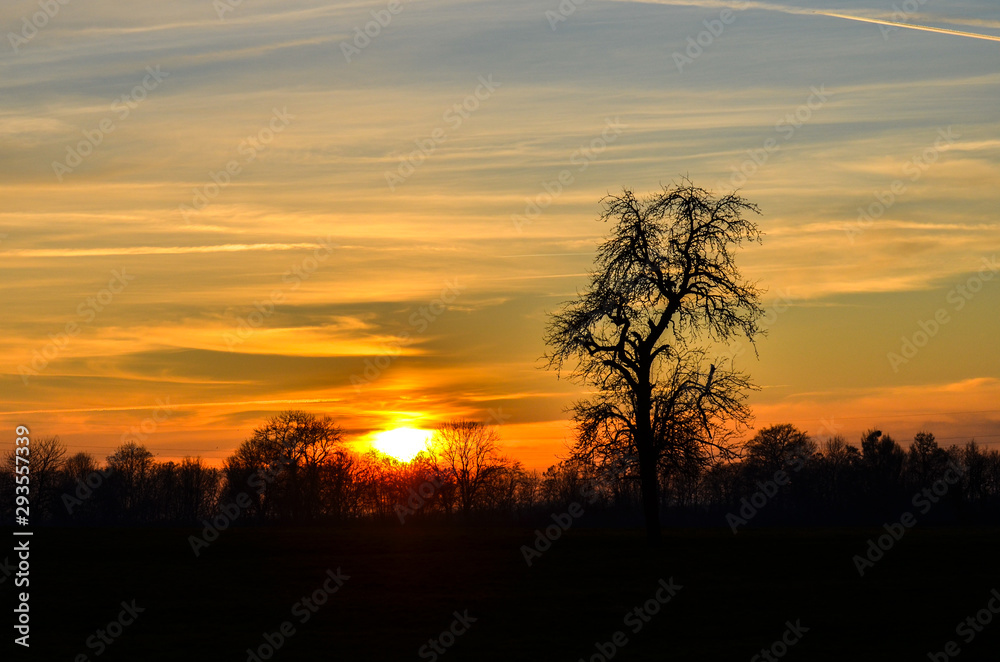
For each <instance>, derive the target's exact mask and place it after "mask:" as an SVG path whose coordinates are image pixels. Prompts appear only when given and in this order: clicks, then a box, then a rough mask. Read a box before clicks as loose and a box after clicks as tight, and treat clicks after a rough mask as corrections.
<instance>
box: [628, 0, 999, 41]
mask: <svg viewBox="0 0 1000 662" xmlns="http://www.w3.org/2000/svg"><path fill="white" fill-rule="evenodd" d="M616 1H618V2H643V3H646V4H654V5H671V6H681V7H702V8H705V9H709V8H712V9H714V8H717V7H722V8H725V9H732V10H735V11H743V10H746V9H758V10H761V11H774V12H780V13H782V14H793V15H798V16H802V15H809V14H812V15H815V16H832V17H834V18H843V19H846V20H848V21H861V22H862V23H874V24H876V25H890V26H893V27H899V28H908V29H910V30H922V31H924V32H937V33H939V34H953V35H958V36H959V37H970V38H972V39H984V40H986V41H1000V37H998V36H994V35H988V34H981V33H979V32H962V31H961V30H949V29H947V28H932V27H930V26H929V25H916V24H914V23H896V22H895V21H886V20H883V19H878V18H862V17H860V16H851V15H850V14H838V13H836V12H828V11H822V10H817V9H805V8H804V7H791V6H788V5H777V4H774V3H771V2H760V1H759V0H616ZM942 20H945V21H947V19H942Z"/></svg>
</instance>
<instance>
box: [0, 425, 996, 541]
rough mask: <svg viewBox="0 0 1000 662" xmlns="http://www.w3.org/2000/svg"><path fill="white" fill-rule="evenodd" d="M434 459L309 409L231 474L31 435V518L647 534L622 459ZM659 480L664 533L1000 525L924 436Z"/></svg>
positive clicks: (456, 448)
mask: <svg viewBox="0 0 1000 662" xmlns="http://www.w3.org/2000/svg"><path fill="white" fill-rule="evenodd" d="M432 448H433V451H432V452H430V453H422V454H421V455H420V456H418V457H417V459H415V460H414V461H412V462H410V463H402V462H399V461H397V460H394V459H392V458H389V457H386V456H384V455H380V454H378V453H374V452H373V453H369V454H358V453H355V452H352V451H351V450H349V449H348V448H347V446H346V445H345V444H344V434H343V431H342V430H341V429H340V428H339V427H338V426H336V425H335V424H334V422H333V421H332V420H331V419H330V418H328V417H322V418H321V417H317V416H314V415H311V414H307V413H303V412H285V413H283V414H281V415H279V416H276V417H274V418H272V419H271V420H269V421H268V422H267V423H266V424H265V425H264V426H262V427H261V428H259V429H257V430H256V431H255V432H254V434H253V435H252V436H251V437H250V438H249V439H247V440H246V441H244V442H243V443H242V444H241V445H240V446H239V448H238V449H237V450H236V451H235V452H234V453H233V455H232V456H230V457H229V458H227V459H226V461H225V463H224V465H223V467H222V468H221V469H216V468H212V467H208V466H206V465H205V464H204V462H203V461H202V460H201V459H198V458H193V459H192V458H185V459H184V460H183V461H181V462H179V463H178V462H158V461H156V459H155V457H154V456H153V454H152V453H151V452H150V451H149V450H148V449H146V448H145V447H144V446H142V445H140V444H136V443H126V444H123V445H122V446H120V447H119V448H118V449H117V450H115V452H114V453H112V454H111V455H109V456H108V457H107V458H106V461H105V462H104V463H103V464H100V463H98V462H97V461H96V460H95V459H94V458H93V457H92V456H91V455H89V454H87V453H77V454H76V455H73V456H69V457H67V449H66V447H65V446H64V445H63V444H61V443H60V442H59V439H58V438H48V439H36V440H33V441H32V443H31V452H30V466H31V474H30V483H29V485H28V490H27V491H28V492H29V494H28V496H29V497H30V504H31V505H30V508H31V521H32V522H33V523H40V522H50V523H56V524H104V525H122V524H125V525H134V524H155V523H163V524H200V523H203V522H211V521H213V518H218V517H220V513H227V515H226V517H227V518H228V519H229V520H235V521H237V523H267V522H317V521H329V522H335V521H347V520H395V521H398V522H401V523H406V524H409V523H411V522H417V521H450V522H456V523H458V522H471V521H515V522H520V523H526V524H531V523H534V522H538V521H542V520H544V519H546V518H548V517H549V516H550V515H551V514H552V513H557V512H563V511H564V510H566V509H567V508H568V507H569V505H570V504H572V503H573V502H578V503H581V504H583V506H584V507H585V512H586V514H588V515H589V517H588V519H589V523H592V524H595V525H596V524H611V523H619V524H639V523H640V518H639V515H638V513H639V504H640V489H639V481H638V479H637V477H636V476H635V471H634V466H632V465H630V464H629V463H628V462H627V458H626V461H620V462H617V463H606V464H602V465H600V466H598V465H597V464H595V463H594V462H593V461H589V460H587V459H586V458H583V457H578V458H574V459H571V460H566V461H563V462H561V463H559V464H557V465H555V466H552V467H550V468H549V469H548V470H546V471H545V472H544V473H538V472H534V471H527V470H525V469H524V467H523V466H522V465H521V464H520V463H519V462H517V461H514V460H511V459H510V458H508V457H506V456H504V455H503V452H502V447H501V444H500V437H499V433H498V431H497V429H496V428H494V427H490V426H487V425H484V424H482V423H478V422H471V421H459V422H454V423H450V424H448V425H445V426H444V427H443V428H442V429H441V430H439V431H438V432H437V434H436V437H435V439H434V441H433V443H432ZM5 461H6V465H7V467H6V468H7V470H6V471H4V472H3V474H2V477H0V490H2V492H3V493H4V494H7V495H9V496H8V497H7V498H4V499H3V500H2V501H0V516H2V519H3V520H4V521H5V522H12V521H13V517H14V502H15V499H14V496H13V495H14V494H15V491H16V488H17V487H18V486H17V485H16V483H15V476H16V474H15V466H16V462H15V459H14V454H13V453H10V454H9V455H8V456H7V457H6V460H5ZM659 475H660V487H661V490H660V495H661V497H660V498H661V502H662V507H663V508H662V512H663V518H664V520H665V521H666V522H667V523H673V524H683V525H720V526H729V527H731V528H732V529H733V530H734V531H738V530H741V529H742V528H743V527H750V526H756V525H762V524H763V525H769V524H796V525H824V524H881V523H882V522H883V521H889V520H890V519H892V520H893V521H894V520H895V519H896V518H898V517H899V515H900V514H901V513H902V512H904V511H911V512H913V513H914V514H915V515H918V516H920V517H921V518H923V519H924V520H925V521H928V522H934V521H937V522H963V523H968V522H978V521H995V518H996V516H997V515H998V514H1000V452H998V451H996V450H993V451H987V450H985V449H983V448H982V447H981V446H979V445H978V444H976V443H975V442H974V441H970V442H968V443H967V444H965V445H964V446H961V447H959V446H954V445H953V446H951V447H949V448H942V447H940V446H939V445H938V443H937V441H936V440H935V439H934V436H933V435H932V434H930V433H924V432H922V433H920V434H918V435H916V437H915V438H914V440H913V441H912V443H911V444H910V445H909V447H908V448H907V449H904V448H903V447H902V446H901V445H900V444H899V443H897V442H896V441H895V440H893V439H892V438H891V437H890V436H889V435H887V434H883V433H882V432H881V431H879V430H871V431H869V432H867V433H866V434H865V435H863V437H862V439H861V440H860V446H854V445H851V444H849V443H848V442H847V441H846V440H845V439H844V438H842V437H839V436H835V437H832V438H829V439H826V440H823V441H822V442H820V443H818V442H817V441H815V440H813V439H811V438H810V437H809V436H807V435H806V434H805V433H804V432H802V431H801V430H798V429H796V428H795V427H794V426H792V425H787V424H785V425H777V426H772V427H768V428H764V429H762V430H760V431H759V432H758V433H757V434H756V436H754V438H753V439H752V440H750V441H749V442H748V443H747V444H746V446H745V447H744V448H743V449H742V453H741V455H740V456H739V457H737V458H730V459H727V460H719V459H712V458H709V457H705V456H702V455H700V454H698V453H688V454H685V455H684V456H683V457H673V458H670V457H667V458H664V460H663V461H662V462H661V465H660V467H659ZM23 482H24V481H22V483H23ZM20 491H21V492H24V491H25V490H24V488H23V487H22V489H21V490H20ZM584 497H585V498H584ZM229 523H231V522H229ZM227 525H228V523H227Z"/></svg>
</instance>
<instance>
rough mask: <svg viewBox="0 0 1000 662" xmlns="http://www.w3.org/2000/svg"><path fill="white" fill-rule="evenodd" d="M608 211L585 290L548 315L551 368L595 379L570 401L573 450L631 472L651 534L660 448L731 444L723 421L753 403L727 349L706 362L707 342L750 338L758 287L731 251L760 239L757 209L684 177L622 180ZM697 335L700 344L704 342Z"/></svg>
mask: <svg viewBox="0 0 1000 662" xmlns="http://www.w3.org/2000/svg"><path fill="white" fill-rule="evenodd" d="M602 203H603V205H604V210H603V212H602V214H601V217H600V220H602V221H604V222H608V221H614V222H615V225H614V228H613V229H612V231H611V236H610V237H609V238H608V239H607V240H605V241H604V242H603V243H602V244H601V245H600V247H599V248H598V251H597V257H596V261H595V266H596V269H595V270H594V272H593V273H592V274H591V277H590V282H589V284H588V286H587V288H586V290H585V291H584V292H582V293H581V294H580V295H579V296H578V298H577V299H576V300H574V301H570V302H567V303H565V304H563V306H562V308H561V310H559V311H558V312H556V313H554V314H553V315H552V318H551V321H550V324H549V327H548V329H547V333H546V342H547V344H549V345H550V346H551V348H552V350H551V353H549V354H547V355H546V358H547V359H548V363H549V367H550V368H553V369H556V370H559V371H561V370H562V369H563V368H564V367H565V366H566V365H567V364H568V363H571V364H573V366H574V369H573V372H572V376H573V377H574V378H576V379H578V380H579V381H581V382H583V383H585V384H587V385H589V386H591V387H593V388H595V389H596V394H595V395H594V396H593V397H591V398H589V399H586V400H583V401H580V402H577V403H576V404H575V406H574V409H575V419H576V422H577V424H578V426H579V427H580V431H581V434H580V441H579V444H578V450H579V451H580V452H581V453H582V454H584V455H586V456H591V457H592V456H595V455H597V456H599V457H602V458H604V459H605V460H609V459H610V460H614V459H619V460H624V461H625V462H626V463H627V464H628V465H630V466H633V467H635V468H636V469H637V471H638V478H639V481H640V485H641V491H642V504H643V512H644V517H645V522H646V531H647V537H648V539H649V540H650V542H653V543H655V542H657V541H658V540H659V537H660V521H659V496H658V468H659V466H660V463H661V460H662V459H663V458H664V457H667V458H674V457H677V456H679V455H682V454H684V453H687V454H692V453H694V452H696V451H697V450H709V451H719V452H721V453H722V454H723V455H725V454H727V453H728V452H729V451H730V449H729V447H728V446H727V445H726V443H725V429H726V426H727V425H728V424H732V423H736V424H737V425H739V424H742V423H745V422H746V421H747V420H748V419H749V417H750V412H749V409H748V408H747V406H746V395H745V393H746V391H747V390H748V389H750V388H752V385H751V383H750V382H749V380H748V378H747V376H746V375H745V374H743V373H740V372H737V371H736V370H735V369H734V368H733V365H732V360H730V359H719V360H717V361H716V362H714V363H710V362H709V354H708V349H707V345H708V343H710V342H713V341H714V342H720V343H728V342H730V341H732V340H734V339H736V338H737V337H740V336H742V337H745V338H746V339H747V340H748V341H749V342H750V343H751V344H753V342H754V339H755V337H756V336H757V335H758V333H760V328H759V326H758V323H757V320H758V318H759V317H760V316H761V315H762V313H763V311H762V309H761V307H760V293H761V292H760V290H759V289H758V288H757V287H756V285H754V284H753V283H750V282H748V281H746V280H744V278H743V277H742V275H741V274H740V271H739V269H738V268H737V266H736V262H735V255H734V253H735V250H736V249H737V248H739V247H740V246H741V245H743V244H744V243H745V242H759V241H760V237H761V233H760V230H759V229H758V227H757V225H756V224H755V223H753V222H751V221H748V220H746V219H745V218H744V214H746V213H754V214H758V213H760V212H759V210H758V208H757V207H756V205H753V204H751V203H749V202H747V201H746V200H744V199H743V198H741V197H739V196H737V195H735V194H730V195H724V196H722V197H721V198H718V199H716V198H714V197H712V195H711V194H710V193H709V192H708V191H706V190H704V189H701V188H697V187H695V186H693V185H692V184H691V183H690V182H689V181H686V180H685V181H684V182H683V183H682V184H681V185H679V186H675V187H672V188H671V187H664V189H663V190H662V191H660V192H658V193H654V194H652V195H650V196H648V197H647V198H645V199H642V200H640V199H638V198H636V196H635V195H634V194H633V192H632V191H631V190H629V189H624V190H623V192H622V193H621V194H620V195H615V196H607V197H605V198H604V199H603V200H602ZM699 342H701V343H703V345H699V344H698V343H699Z"/></svg>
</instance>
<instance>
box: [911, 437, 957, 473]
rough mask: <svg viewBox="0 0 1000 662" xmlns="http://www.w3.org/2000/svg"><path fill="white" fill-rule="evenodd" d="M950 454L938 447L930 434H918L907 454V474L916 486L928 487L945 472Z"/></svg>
mask: <svg viewBox="0 0 1000 662" xmlns="http://www.w3.org/2000/svg"><path fill="white" fill-rule="evenodd" d="M947 464H948V452H947V451H945V450H944V449H943V448H941V447H940V446H938V443H937V441H936V440H935V439H934V435H933V434H931V433H930V432H918V433H917V434H916V436H915V437H913V443H912V444H910V450H909V451H908V452H907V454H906V473H907V475H909V476H910V478H911V479H912V481H913V483H915V484H916V485H928V484H930V483H932V482H934V480H936V479H937V477H938V476H939V475H940V474H941V473H942V472H944V470H945V467H946V466H947Z"/></svg>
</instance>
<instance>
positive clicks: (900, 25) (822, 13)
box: [813, 11, 1000, 41]
mask: <svg viewBox="0 0 1000 662" xmlns="http://www.w3.org/2000/svg"><path fill="white" fill-rule="evenodd" d="M813 13H814V14H819V15H820V16H833V17H834V18H844V19H847V20H848V21H861V22H862V23H875V24H876V25H892V26H894V27H897V28H909V29H910V30H923V31H924V32H939V33H941V34H954V35H958V36H959V37H971V38H973V39H985V40H986V41H1000V37H994V36H993V35H988V34H979V33H978V32H962V31H960V30H948V29H947V28H932V27H930V26H927V25H914V24H913V23H896V22H894V21H883V20H880V19H877V18H861V17H860V16H849V15H847V14H834V13H832V12H825V11H816V12H813Z"/></svg>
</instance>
